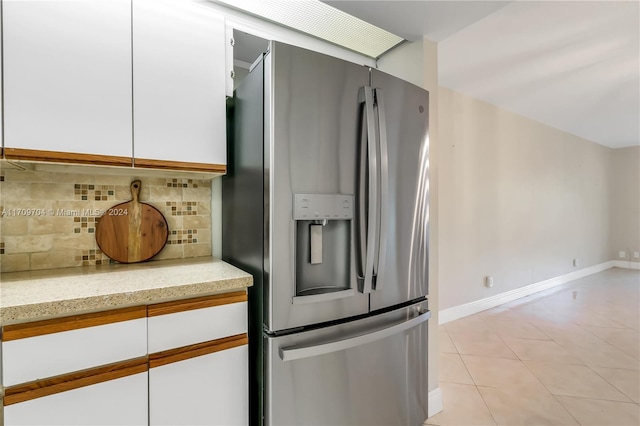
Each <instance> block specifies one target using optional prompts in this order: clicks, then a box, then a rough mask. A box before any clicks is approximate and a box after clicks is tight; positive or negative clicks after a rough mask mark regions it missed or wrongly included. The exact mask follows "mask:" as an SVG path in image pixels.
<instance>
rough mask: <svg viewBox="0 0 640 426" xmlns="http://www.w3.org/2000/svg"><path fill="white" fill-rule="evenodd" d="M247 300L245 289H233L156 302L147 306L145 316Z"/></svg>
mask: <svg viewBox="0 0 640 426" xmlns="http://www.w3.org/2000/svg"><path fill="white" fill-rule="evenodd" d="M246 301H247V293H246V292H245V291H234V292H233V293H223V294H215V295H213V296H203V297H196V298H193V299H184V300H174V301H171V302H164V303H157V304H155V305H149V306H148V307H147V316H149V317H155V316H158V315H167V314H175V313H177V312H182V311H190V310H192V309H201V308H211V307H213V306H220V305H227V304H230V303H239V302H246Z"/></svg>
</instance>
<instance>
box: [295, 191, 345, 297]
mask: <svg viewBox="0 0 640 426" xmlns="http://www.w3.org/2000/svg"><path fill="white" fill-rule="evenodd" d="M353 203H354V197H353V195H343V194H295V195H294V208H293V219H294V220H295V227H296V249H295V252H296V264H295V268H296V288H295V297H294V300H293V302H294V303H306V302H315V301H320V300H330V299H335V298H338V297H346V296H349V295H351V294H353V292H354V290H353V289H352V286H351V222H352V219H353Z"/></svg>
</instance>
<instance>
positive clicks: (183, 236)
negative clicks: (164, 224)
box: [167, 229, 198, 244]
mask: <svg viewBox="0 0 640 426" xmlns="http://www.w3.org/2000/svg"><path fill="white" fill-rule="evenodd" d="M197 242H198V230H197V229H179V230H173V231H171V233H170V235H169V239H168V240H167V244H195V243H197Z"/></svg>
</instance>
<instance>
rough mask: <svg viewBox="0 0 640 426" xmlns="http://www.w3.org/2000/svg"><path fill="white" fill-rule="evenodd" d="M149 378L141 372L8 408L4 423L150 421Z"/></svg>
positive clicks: (106, 423)
mask: <svg viewBox="0 0 640 426" xmlns="http://www.w3.org/2000/svg"><path fill="white" fill-rule="evenodd" d="M147 385H148V377H147V373H146V372H144V373H138V374H134V375H131V376H127V377H122V378H119V379H115V380H109V381H106V382H102V383H97V384H93V385H90V386H84V387H80V388H77V389H73V390H68V391H65V392H61V393H56V394H53V395H48V396H44V397H41V398H36V399H31V400H29V401H24V402H19V403H16V404H12V405H7V406H5V407H4V424H5V425H6V426H13V425H65V426H70V425H83V426H90V425H111V426H115V425H130V426H133V425H135V426H137V425H140V426H143V425H147V424H148V414H147V409H148V393H147Z"/></svg>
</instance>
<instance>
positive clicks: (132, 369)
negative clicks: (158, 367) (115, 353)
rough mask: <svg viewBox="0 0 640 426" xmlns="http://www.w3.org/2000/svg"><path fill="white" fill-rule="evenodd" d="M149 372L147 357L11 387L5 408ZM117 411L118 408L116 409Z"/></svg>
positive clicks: (7, 394) (6, 394) (6, 396)
mask: <svg viewBox="0 0 640 426" xmlns="http://www.w3.org/2000/svg"><path fill="white" fill-rule="evenodd" d="M147 370H148V360H147V357H141V358H135V359H131V360H128V361H120V362H117V363H113V364H109V365H104V366H101V367H96V368H90V369H87V370H83V371H78V372H75V373H69V374H63V375H60V376H56V377H51V378H48V379H40V380H35V381H33V382H29V383H24V384H20V385H15V386H10V387H7V388H5V390H4V406H5V407H6V406H7V405H11V404H16V403H18V402H25V401H29V400H32V399H36V398H42V397H43V396H48V395H53V394H56V393H60V392H66V391H69V390H73V389H78V388H81V387H85V386H90V385H95V384H96V383H102V382H106V381H109V380H115V379H120V378H122V377H126V376H131V375H134V374H138V373H144V372H145V371H147ZM114 409H117V407H114Z"/></svg>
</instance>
